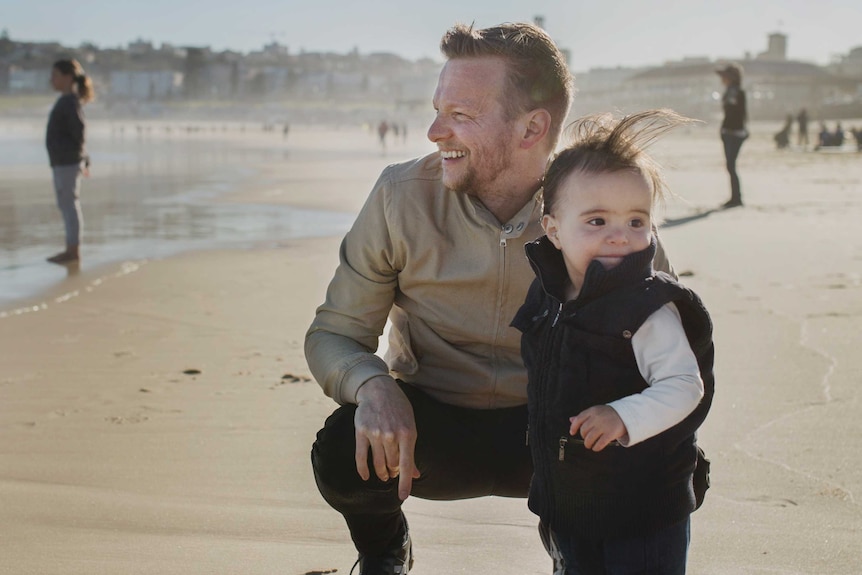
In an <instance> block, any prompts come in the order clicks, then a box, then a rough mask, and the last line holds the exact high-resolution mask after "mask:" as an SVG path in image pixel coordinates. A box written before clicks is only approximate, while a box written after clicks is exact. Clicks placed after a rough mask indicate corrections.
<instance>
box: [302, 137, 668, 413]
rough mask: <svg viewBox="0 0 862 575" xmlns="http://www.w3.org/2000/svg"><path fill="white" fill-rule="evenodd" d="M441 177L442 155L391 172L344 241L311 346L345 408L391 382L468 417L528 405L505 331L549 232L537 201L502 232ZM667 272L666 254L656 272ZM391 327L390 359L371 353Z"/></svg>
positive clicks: (327, 385)
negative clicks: (533, 247) (380, 381)
mask: <svg viewBox="0 0 862 575" xmlns="http://www.w3.org/2000/svg"><path fill="white" fill-rule="evenodd" d="M441 175H442V168H441V165H440V157H439V154H438V153H436V152H435V153H433V154H430V155H428V156H425V157H424V158H419V159H417V160H413V161H410V162H405V163H402V164H395V165H392V166H389V167H387V168H386V169H385V170H384V171H383V173H382V174H381V176H380V178H379V179H378V181H377V183H376V185H375V186H374V189H373V190H372V192H371V194H370V196H369V197H368V200H367V201H366V203H365V206H364V207H363V208H362V210H361V211H360V213H359V215H358V216H357V218H356V221H355V222H354V224H353V227H352V228H351V230H350V231H349V232H348V233H347V235H346V236H345V237H344V240H343V241H342V243H341V249H340V254H339V258H340V261H339V265H338V268H337V269H336V271H335V276H334V277H333V279H332V281H331V283H330V284H329V288H328V290H327V292H326V301H325V302H324V303H323V304H322V305H321V306H320V307H319V308H318V309H317V314H316V316H315V318H314V321H313V322H312V324H311V327H310V328H309V330H308V333H307V334H306V339H305V355H306V359H307V361H308V365H309V368H310V369H311V372H312V374H313V375H314V377H315V378H316V379H317V381H318V382H319V384H320V385H321V387H323V390H324V392H325V393H326V394H327V395H328V396H329V397H331V398H333V399H334V400H335V401H336V402H338V403H340V404H345V403H356V392H357V390H358V389H359V387H360V386H361V385H362V384H363V383H365V382H366V381H368V380H369V379H371V378H372V377H375V376H378V375H386V374H390V375H391V376H392V377H394V378H397V379H401V380H403V381H405V382H407V383H410V384H412V385H414V386H416V387H418V388H420V389H422V390H423V391H425V392H426V393H428V394H429V395H431V396H432V397H434V398H436V399H437V400H439V401H442V402H445V403H448V404H451V405H456V406H460V407H469V408H474V409H496V408H503V407H511V406H515V405H523V404H526V402H527V389H526V386H527V372H526V370H525V368H524V364H523V362H522V360H521V351H520V350H521V337H520V335H521V334H520V333H519V332H518V331H517V330H516V329H514V328H512V327H510V326H509V323H510V322H511V321H512V318H513V317H514V316H515V313H516V312H517V311H518V309H519V308H520V306H521V304H523V302H524V298H525V296H526V294H527V289H528V288H529V286H530V283H531V282H532V280H533V279H534V274H533V271H532V270H531V269H530V266H529V263H528V262H527V258H526V255H525V254H524V243H526V242H527V241H530V240H534V239H536V238H538V237H539V236H540V235H542V233H543V232H542V228H541V225H540V220H541V217H542V204H541V193H537V194H536V196H535V197H534V198H533V199H532V200H531V201H529V202H528V203H527V204H526V205H525V206H524V207H523V208H522V209H521V210H520V211H519V212H518V213H517V214H516V215H515V217H513V218H512V219H511V220H510V221H508V222H505V223H503V224H501V223H500V222H498V221H497V219H496V217H495V216H494V215H493V214H492V213H491V212H489V211H488V210H487V209H486V208H485V206H484V205H483V204H482V203H481V202H480V201H479V200H478V199H476V198H475V197H473V196H471V195H468V194H466V193H461V192H453V191H451V190H448V189H446V188H445V187H444V186H443V184H442V182H441V181H440V179H441ZM667 267H668V266H667V262H666V260H665V258H664V253H663V251H662V250H661V246H660V245H659V251H658V253H657V255H656V268H657V269H667ZM387 317H389V318H391V321H392V326H391V329H390V332H389V351H388V353H387V357H386V358H385V361H384V360H383V359H381V358H380V357H378V356H376V355H375V354H374V352H375V351H376V350H377V344H378V338H379V337H380V335H381V334H382V333H383V328H384V326H385V324H386V319H387Z"/></svg>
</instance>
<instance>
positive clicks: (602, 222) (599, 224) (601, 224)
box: [587, 218, 605, 226]
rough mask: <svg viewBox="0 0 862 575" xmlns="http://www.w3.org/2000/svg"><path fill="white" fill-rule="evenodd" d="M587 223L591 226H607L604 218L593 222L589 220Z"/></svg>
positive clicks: (595, 219)
mask: <svg viewBox="0 0 862 575" xmlns="http://www.w3.org/2000/svg"><path fill="white" fill-rule="evenodd" d="M587 223H588V224H589V225H591V226H603V225H605V219H604V218H593V219H591V220H587Z"/></svg>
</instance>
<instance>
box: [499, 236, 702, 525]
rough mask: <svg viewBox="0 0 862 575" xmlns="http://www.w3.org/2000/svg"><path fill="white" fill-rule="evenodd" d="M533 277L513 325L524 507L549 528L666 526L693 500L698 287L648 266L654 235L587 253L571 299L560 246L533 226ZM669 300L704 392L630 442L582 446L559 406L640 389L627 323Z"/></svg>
mask: <svg viewBox="0 0 862 575" xmlns="http://www.w3.org/2000/svg"><path fill="white" fill-rule="evenodd" d="M526 251H527V257H528V259H529V260H530V263H531V265H532V266H533V270H534V271H535V272H536V275H537V279H536V280H535V281H534V282H533V284H532V286H531V287H530V290H529V293H528V295H527V299H526V301H525V303H524V305H523V306H522V307H521V309H520V310H519V312H518V314H517V315H516V317H515V319H514V320H513V322H512V325H513V326H514V327H516V328H517V329H519V330H520V331H521V332H522V338H521V351H522V355H523V357H524V362H525V364H526V367H527V371H528V374H529V385H528V386H527V398H528V405H529V425H530V427H529V442H530V445H531V449H532V456H533V464H534V476H533V481H532V484H531V487H530V496H529V507H530V509H531V510H532V511H533V512H534V513H536V514H537V515H539V516H540V517H541V518H542V521H543V522H544V523H546V524H549V525H550V526H551V527H552V528H554V529H557V530H560V531H567V532H569V533H575V534H580V535H582V536H590V537H623V536H627V535H633V534H643V533H648V532H650V531H653V530H657V529H661V528H663V527H667V526H670V525H672V524H674V523H676V522H678V521H680V520H682V519H684V518H685V517H686V516H687V515H688V514H689V513H691V512H692V511H693V510H694V509H695V496H694V491H693V488H692V471H693V469H694V467H695V461H696V458H697V448H696V442H695V432H696V430H697V428H698V427H699V426H700V425H701V423H703V421H704V419H705V418H706V414H707V412H708V411H709V408H710V406H711V404H712V397H713V392H714V389H715V386H714V379H713V369H712V368H713V356H714V350H713V343H712V322H711V320H710V318H709V314H708V313H707V311H706V309H705V308H704V306H703V304H702V303H701V301H700V299H699V298H698V297H697V295H696V294H695V293H694V292H692V291H691V290H689V289H688V288H686V287H684V286H682V285H681V284H679V283H678V282H676V281H675V280H673V278H671V277H670V276H669V275H667V274H665V273H663V272H658V273H655V272H653V269H652V259H653V256H654V255H655V240H653V242H652V244H651V245H650V247H649V248H647V249H646V250H643V251H641V252H637V253H634V254H630V255H629V256H627V257H626V258H624V260H623V261H622V263H620V265H619V266H617V267H615V268H613V269H611V270H605V269H604V268H603V267H602V265H601V264H600V263H599V262H597V261H594V262H592V263H591V264H590V266H589V267H588V269H587V273H586V277H585V280H584V285H583V287H582V288H581V290H580V294H579V295H578V297H577V298H576V299H575V300H572V301H569V302H564V299H563V294H564V293H565V285H566V281H567V276H566V268H565V264H564V262H563V258H562V254H561V252H559V251H558V250H557V249H556V248H555V247H554V246H553V244H551V242H550V241H549V240H548V239H547V237H543V238H541V239H539V240H536V241H534V242H530V243H528V244H527V245H526ZM668 302H674V303H675V304H676V306H677V308H678V309H679V312H680V315H681V317H682V322H683V327H684V329H685V332H686V335H687V336H688V340H689V343H690V345H691V347H692V350H693V351H694V354H695V356H696V357H697V361H698V365H699V367H700V371H701V377H702V378H703V381H704V387H705V393H704V398H703V400H702V402H701V403H700V405H698V407H697V408H696V409H695V410H694V412H692V413H691V414H690V415H689V416H688V417H686V419H685V420H683V421H682V422H680V423H679V424H677V425H675V426H674V427H672V428H670V429H668V430H666V431H665V432H663V433H661V434H659V435H657V436H655V437H652V438H650V439H648V440H646V441H643V442H641V443H639V444H637V445H634V446H631V447H621V446H619V445H616V444H612V445H610V446H608V447H607V448H605V449H604V450H603V451H600V452H593V451H590V450H587V449H586V448H585V447H584V446H583V443H582V442H581V441H580V440H579V438H576V437H571V436H570V435H569V433H568V429H569V417H571V416H574V415H577V414H578V413H580V412H581V411H583V410H584V409H586V408H588V407H592V406H594V405H600V404H606V403H608V402H611V401H614V400H616V399H619V398H622V397H625V396H628V395H631V394H633V393H639V392H641V391H643V390H644V389H645V388H646V387H647V383H646V382H645V381H644V379H643V377H642V376H641V375H640V372H639V371H638V367H637V362H636V360H635V356H634V352H633V350H632V346H631V337H632V334H634V333H635V332H637V330H638V328H640V326H641V325H642V324H643V322H644V321H645V320H646V319H647V318H648V317H649V316H650V315H651V314H652V313H653V312H655V311H656V310H658V309H659V308H660V307H662V306H663V305H665V304H666V303H668Z"/></svg>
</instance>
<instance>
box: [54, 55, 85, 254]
mask: <svg viewBox="0 0 862 575" xmlns="http://www.w3.org/2000/svg"><path fill="white" fill-rule="evenodd" d="M51 86H52V87H53V88H54V90H56V91H58V92H60V94H61V95H60V97H59V98H57V102H56V103H55V104H54V108H53V109H52V110H51V115H50V116H49V117H48V129H47V132H46V135H45V145H46V146H47V148H48V158H49V159H50V161H51V169H52V171H53V172H54V191H55V192H56V194H57V207H59V208H60V213H61V214H63V223H64V224H65V226H66V250H65V251H62V252H60V253H58V254H57V255H54V256H51V257H49V258H48V261H49V262H53V263H56V264H63V263H71V262H76V261H78V259H79V258H80V253H79V246H80V244H81V220H82V217H81V202H80V199H79V196H80V191H81V176H82V175H83V176H89V175H90V174H89V168H90V158H89V156H87V152H86V150H85V148H84V142H85V137H84V132H85V129H86V123H85V121H84V110H83V108H82V105H83V104H85V103H87V102H89V101H90V100H92V99H93V97H94V95H95V94H94V92H93V82H92V80H90V78H88V77H87V75H86V74H85V73H84V69H83V68H82V67H81V64H79V63H78V61H77V60H74V59H70V60H57V61H56V62H54V66H53V68H51Z"/></svg>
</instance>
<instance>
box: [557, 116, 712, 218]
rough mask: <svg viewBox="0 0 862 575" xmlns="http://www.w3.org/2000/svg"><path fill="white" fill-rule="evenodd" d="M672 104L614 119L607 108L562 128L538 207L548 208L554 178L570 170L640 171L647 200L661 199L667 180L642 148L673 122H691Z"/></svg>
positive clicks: (663, 196)
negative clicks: (563, 143)
mask: <svg viewBox="0 0 862 575" xmlns="http://www.w3.org/2000/svg"><path fill="white" fill-rule="evenodd" d="M696 121H697V120H694V119H692V118H687V117H685V116H681V115H679V114H677V113H676V112H674V111H673V110H668V109H660V110H646V111H644V112H638V113H637V114H631V115H629V116H626V117H624V118H622V119H621V120H614V118H613V116H612V115H611V114H595V115H592V116H585V117H583V118H580V119H579V120H576V121H575V122H573V123H572V124H570V125H569V126H568V127H567V128H566V135H567V137H568V138H569V142H570V143H569V144H568V146H567V147H566V148H564V149H563V150H561V151H560V152H559V153H558V154H557V155H556V156H555V157H554V159H553V160H552V161H551V163H550V165H549V166H548V169H547V171H546V172H545V181H544V192H543V195H544V202H545V206H544V213H545V214H550V213H553V210H554V206H555V204H556V202H557V196H558V194H557V191H558V189H559V187H560V184H562V182H563V181H564V180H565V179H566V177H567V176H569V175H570V174H572V173H575V172H582V173H585V174H603V173H613V172H620V171H623V170H631V171H633V172H635V173H638V174H641V175H643V177H644V179H646V181H647V183H648V184H649V185H650V187H651V188H652V203H653V205H655V204H657V203H659V202H662V201H663V200H664V198H665V197H666V194H667V186H666V185H665V182H664V178H663V177H662V175H661V166H659V165H658V163H656V161H655V160H653V158H652V157H650V155H649V154H647V153H646V152H645V151H644V149H645V148H646V147H647V146H649V145H650V144H652V143H653V142H654V141H655V140H656V139H657V138H658V137H659V136H661V135H662V134H664V133H665V132H667V131H669V130H672V129H673V128H675V127H677V126H680V125H683V124H691V123H693V122H696Z"/></svg>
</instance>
